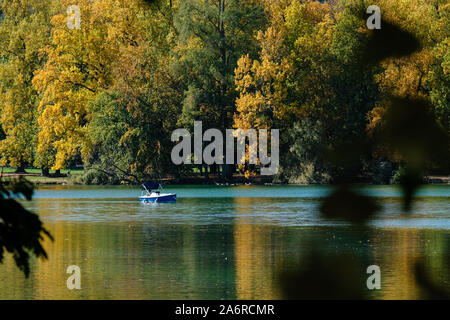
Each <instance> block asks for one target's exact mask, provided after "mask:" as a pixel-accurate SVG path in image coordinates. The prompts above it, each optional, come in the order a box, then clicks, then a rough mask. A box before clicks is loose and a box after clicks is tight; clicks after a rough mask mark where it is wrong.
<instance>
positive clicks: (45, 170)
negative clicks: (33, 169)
mask: <svg viewBox="0 0 450 320" xmlns="http://www.w3.org/2000/svg"><path fill="white" fill-rule="evenodd" d="M49 175H50V169H49V168H42V176H44V177H48V176H49Z"/></svg>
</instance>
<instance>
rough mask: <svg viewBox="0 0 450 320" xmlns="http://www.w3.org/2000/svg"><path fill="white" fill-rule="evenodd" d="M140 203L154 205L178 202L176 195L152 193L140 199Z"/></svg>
mask: <svg viewBox="0 0 450 320" xmlns="http://www.w3.org/2000/svg"><path fill="white" fill-rule="evenodd" d="M139 201H141V202H142V203H154V202H175V201H177V195H176V194H175V193H161V194H157V193H152V194H150V195H145V196H141V197H139Z"/></svg>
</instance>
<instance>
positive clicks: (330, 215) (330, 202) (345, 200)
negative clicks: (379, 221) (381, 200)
mask: <svg viewBox="0 0 450 320" xmlns="http://www.w3.org/2000/svg"><path fill="white" fill-rule="evenodd" d="M379 210H380V206H379V204H378V203H377V202H376V201H375V200H374V198H373V197H368V196H365V195H362V194H360V193H357V192H355V191H353V190H351V189H350V187H348V186H346V185H340V186H338V187H337V188H336V190H334V191H333V193H331V194H330V195H329V196H327V197H326V198H325V199H324V200H323V202H322V204H321V206H320V211H321V213H322V214H323V215H324V217H325V218H327V219H344V220H346V221H350V222H352V223H357V224H362V223H364V222H366V221H367V220H368V219H369V218H370V217H372V216H373V215H374V214H375V213H377V212H378V211H379Z"/></svg>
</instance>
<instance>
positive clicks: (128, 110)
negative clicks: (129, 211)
mask: <svg viewBox="0 0 450 320" xmlns="http://www.w3.org/2000/svg"><path fill="white" fill-rule="evenodd" d="M72 2H73V1H69V0H45V1H38V2H33V1H28V0H12V1H8V2H7V3H6V2H2V3H1V11H2V20H1V22H0V44H1V45H0V100H1V101H0V125H1V126H0V153H1V154H0V162H1V163H0V164H1V165H9V166H15V167H23V166H24V165H25V164H27V165H35V166H37V167H41V168H43V169H49V168H53V169H61V168H64V167H68V166H70V165H72V164H74V163H76V164H84V165H85V167H86V168H87V169H89V170H87V171H88V173H89V174H88V175H87V176H86V177H85V178H86V179H85V182H87V183H89V182H91V183H92V182H98V183H100V182H102V183H107V182H115V183H118V182H120V181H127V182H135V181H138V180H140V179H142V178H144V177H145V176H161V175H164V174H175V175H180V174H183V173H185V172H188V171H189V170H190V168H186V166H174V165H173V164H172V162H171V161H170V152H171V149H172V146H173V142H172V141H171V140H170V138H171V133H172V131H173V130H174V129H175V128H177V127H180V126H182V127H184V128H187V129H189V130H192V126H193V121H194V120H201V121H203V125H204V128H208V127H210V128H211V127H213V128H218V129H219V130H222V131H223V130H225V129H226V128H233V127H234V128H242V129H249V128H257V129H270V128H278V129H280V133H281V135H280V139H281V146H280V148H281V150H280V153H281V154H282V157H281V162H282V167H281V170H280V171H279V174H278V175H277V178H278V179H280V180H282V181H291V182H301V183H311V182H327V181H331V180H333V179H341V178H345V177H349V176H353V177H357V176H364V175H366V176H369V177H371V178H372V180H373V181H375V180H376V179H375V177H374V175H375V172H378V171H379V168H380V165H381V164H383V163H386V162H388V163H390V164H391V165H390V166H387V167H386V168H395V167H396V166H397V165H398V164H401V163H403V162H404V160H405V157H404V155H403V156H402V154H401V152H399V150H396V148H395V147H393V146H392V145H389V144H386V143H385V141H383V139H379V135H380V132H384V131H386V126H387V125H388V124H389V121H388V118H389V110H388V109H389V105H390V101H391V97H394V96H395V97H397V98H399V99H400V98H405V99H410V100H411V101H424V105H425V104H426V105H428V106H429V108H430V111H431V113H430V117H432V120H430V121H431V122H433V123H436V125H437V126H438V127H439V128H441V129H442V131H444V132H447V133H448V131H449V120H448V119H449V94H448V92H449V90H448V89H449V65H450V64H449V59H450V58H449V57H450V51H449V45H450V43H449V34H450V29H449V24H448V20H449V11H450V7H449V5H448V3H447V1H445V0H434V1H427V2H423V1H420V0H406V1H401V2H392V1H387V0H376V1H370V3H369V2H368V1H356V0H339V1H337V0H335V1H313V0H307V1H291V0H252V1H248V0H246V1H240V0H208V1H203V0H202V1H197V0H192V1H177V0H155V1H144V0H136V1H125V0H98V1H89V0H80V1H78V2H77V5H78V6H79V8H80V18H81V26H80V28H79V29H78V28H69V27H68V25H67V21H68V19H69V15H68V13H67V8H68V7H69V6H70V5H73V3H72ZM374 4H375V5H378V6H380V8H381V10H382V17H383V23H384V27H385V28H386V29H389V27H390V26H392V28H394V27H395V28H397V29H398V30H400V31H399V32H403V33H404V34H408V35H410V36H411V37H412V38H414V39H417V41H418V43H419V45H418V46H417V47H418V49H417V50H415V52H414V53H412V54H409V53H408V54H394V55H390V57H388V56H389V55H388V54H387V55H386V54H384V53H380V54H381V55H383V54H384V56H383V57H382V58H380V59H379V60H380V61H378V60H377V61H376V62H373V61H371V60H367V59H366V58H367V56H366V55H365V54H366V53H367V52H368V51H370V50H366V49H367V48H368V47H367V45H370V44H372V45H374V44H375V45H376V47H375V51H377V50H376V48H377V46H378V48H379V47H383V45H380V43H381V44H382V43H383V41H385V40H386V39H384V38H383V36H382V37H381V40H378V41H381V42H376V41H372V42H370V41H371V39H372V36H373V32H372V31H371V30H368V29H367V26H366V19H367V17H368V15H367V14H366V13H365V9H366V8H367V7H368V6H369V5H374ZM397 29H396V30H397ZM379 34H381V35H382V33H379ZM386 41H387V40H386ZM372 51H374V50H373V48H372ZM400 51H401V50H400ZM431 122H430V123H431ZM436 132H437V131H436ZM368 141H369V142H370V143H367V142H368ZM349 146H352V148H353V150H355V148H356V149H357V150H358V152H340V153H341V154H339V150H340V151H342V150H346V148H348V147H349ZM342 153H344V154H347V158H346V160H349V161H346V163H345V164H344V162H343V161H342ZM352 154H357V156H353V158H352V156H350V155H352ZM344 158H345V157H344ZM428 160H430V161H431V165H429V166H428V168H431V169H433V170H440V171H441V172H443V171H445V170H447V169H448V168H446V167H445V165H443V164H442V163H439V161H435V158H433V159H431V158H430V159H428ZM428 160H427V161H428ZM441 162H442V161H441ZM383 166H384V164H383ZM252 170H253V171H255V172H257V171H258V169H257V166H256V167H255V168H253V167H252ZM388 171H392V170H388Z"/></svg>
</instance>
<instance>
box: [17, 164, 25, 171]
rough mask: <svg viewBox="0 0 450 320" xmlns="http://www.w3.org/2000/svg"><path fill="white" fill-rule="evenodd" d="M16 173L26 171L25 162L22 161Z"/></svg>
mask: <svg viewBox="0 0 450 320" xmlns="http://www.w3.org/2000/svg"><path fill="white" fill-rule="evenodd" d="M16 173H26V172H25V164H24V163H23V162H21V163H20V165H19V166H18V167H17V169H16Z"/></svg>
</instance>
